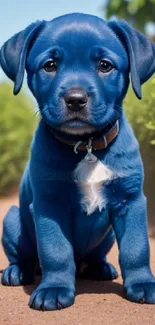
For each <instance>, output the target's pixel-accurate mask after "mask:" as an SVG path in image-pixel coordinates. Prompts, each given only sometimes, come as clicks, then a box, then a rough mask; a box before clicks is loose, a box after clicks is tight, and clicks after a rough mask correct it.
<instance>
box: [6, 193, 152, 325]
mask: <svg viewBox="0 0 155 325" xmlns="http://www.w3.org/2000/svg"><path fill="white" fill-rule="evenodd" d="M17 201H18V200H17V197H16V196H12V197H9V198H5V199H1V200H0V221H1V223H2V219H3V216H4V214H5V212H6V211H7V209H8V207H9V206H10V205H11V204H16V203H17ZM150 244H151V265H152V269H153V272H154V274H155V253H154V252H155V241H154V240H152V239H150ZM117 260H118V251H117V247H116V245H115V247H114V248H113V250H112V251H111V253H110V254H109V261H110V262H112V263H113V264H114V265H115V266H116V267H117V269H118V270H119V267H118V261H117ZM6 266H7V259H6V257H5V256H4V253H3V251H2V248H0V272H1V273H2V270H3V269H4V268H5V267H6ZM119 273H120V270H119ZM121 283H122V279H121V276H119V278H118V279H117V280H116V281H114V282H95V281H94V282H93V281H84V280H80V281H78V282H77V295H76V300H75V304H74V305H73V306H71V307H69V308H67V309H65V310H61V311H54V312H38V311H35V310H32V309H30V308H29V307H28V300H29V297H30V294H31V292H32V291H33V289H34V287H35V285H33V286H25V287H4V286H0V325H45V324H46V325H49V324H53V325H60V324H61V325H68V324H70V325H101V324H104V325H110V324H115V325H130V324H131V325H138V324H140V325H141V324H143V325H154V324H155V305H141V304H135V303H131V302H128V301H127V300H126V299H124V297H123V294H124V293H123V290H122V285H121Z"/></svg>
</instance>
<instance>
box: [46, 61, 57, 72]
mask: <svg viewBox="0 0 155 325" xmlns="http://www.w3.org/2000/svg"><path fill="white" fill-rule="evenodd" d="M56 69H57V65H56V62H55V61H54V60H52V59H51V60H49V61H47V62H46V63H45V64H44V70H45V71H46V72H54V71H56Z"/></svg>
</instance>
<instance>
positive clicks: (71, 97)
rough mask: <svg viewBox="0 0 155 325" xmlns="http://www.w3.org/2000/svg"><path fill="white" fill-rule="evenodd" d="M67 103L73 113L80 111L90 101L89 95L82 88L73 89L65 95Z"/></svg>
mask: <svg viewBox="0 0 155 325" xmlns="http://www.w3.org/2000/svg"><path fill="white" fill-rule="evenodd" d="M64 99H65V102H66V104H67V107H68V108H69V109H70V110H71V111H80V110H81V109H82V108H84V107H85V106H86V104H87V101H88V95H87V93H86V92H85V91H84V90H83V89H81V88H71V89H69V90H68V91H67V93H66V94H65V97H64Z"/></svg>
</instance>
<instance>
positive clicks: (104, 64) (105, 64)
mask: <svg viewBox="0 0 155 325" xmlns="http://www.w3.org/2000/svg"><path fill="white" fill-rule="evenodd" d="M113 68H114V66H113V64H112V63H111V62H110V61H108V60H105V59H104V60H101V61H100V62H99V65H98V69H99V71H101V72H103V73H108V72H110V71H111V70H112V69H113Z"/></svg>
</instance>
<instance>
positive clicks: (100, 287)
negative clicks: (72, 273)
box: [23, 277, 124, 297]
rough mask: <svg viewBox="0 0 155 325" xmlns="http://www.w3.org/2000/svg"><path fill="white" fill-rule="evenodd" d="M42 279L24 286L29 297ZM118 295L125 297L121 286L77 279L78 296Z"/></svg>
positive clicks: (114, 283) (38, 278) (109, 282)
mask: <svg viewBox="0 0 155 325" xmlns="http://www.w3.org/2000/svg"><path fill="white" fill-rule="evenodd" d="M40 279H41V278H40V277H36V279H35V283H34V284H33V285H26V286H23V289H24V291H25V293H26V294H27V295H31V294H32V292H33V291H34V289H35V288H36V287H37V286H38V284H39V283H40ZM108 293H109V294H111V293H113V294H116V295H118V296H120V297H124V290H123V287H122V285H121V284H119V283H117V282H112V281H91V280H84V279H77V281H76V296H77V295H82V294H108Z"/></svg>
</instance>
